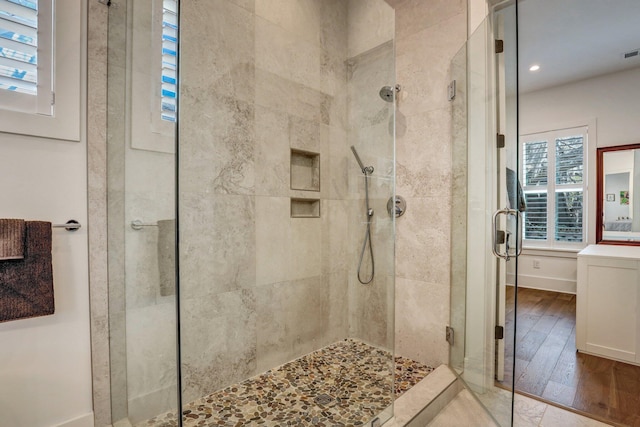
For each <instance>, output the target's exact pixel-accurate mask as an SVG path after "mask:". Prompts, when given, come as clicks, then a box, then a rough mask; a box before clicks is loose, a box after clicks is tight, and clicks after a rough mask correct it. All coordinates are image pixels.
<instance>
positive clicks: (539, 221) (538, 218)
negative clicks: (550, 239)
mask: <svg viewBox="0 0 640 427" xmlns="http://www.w3.org/2000/svg"><path fill="white" fill-rule="evenodd" d="M548 145H549V144H548V142H547V141H532V142H527V143H525V144H524V152H523V159H524V162H523V163H524V164H523V169H524V171H523V172H524V179H523V183H524V186H525V192H524V198H525V201H526V202H527V203H526V204H527V210H526V211H525V213H524V215H523V219H524V238H525V240H546V239H547V182H548V170H549V167H548V163H549V153H548Z"/></svg>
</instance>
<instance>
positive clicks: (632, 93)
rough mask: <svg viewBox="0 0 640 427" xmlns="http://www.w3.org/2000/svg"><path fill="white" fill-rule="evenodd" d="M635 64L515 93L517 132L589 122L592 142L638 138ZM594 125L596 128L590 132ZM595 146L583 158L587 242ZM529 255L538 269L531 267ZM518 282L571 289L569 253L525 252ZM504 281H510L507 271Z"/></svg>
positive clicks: (639, 87)
mask: <svg viewBox="0 0 640 427" xmlns="http://www.w3.org/2000/svg"><path fill="white" fill-rule="evenodd" d="M639 83H640V68H636V69H633V70H628V71H623V72H619V73H612V74H608V75H605V76H600V77H595V78H592V79H587V80H582V81H579V82H574V83H570V84H567V85H563V86H558V87H554V88H549V89H544V90H540V91H536V92H530V93H526V94H521V95H520V105H519V106H520V134H522V135H524V134H528V133H534V132H540V131H546V130H552V129H561V128H566V127H573V126H579V125H589V127H590V129H589V143H590V144H592V143H593V141H594V140H595V141H596V146H597V147H606V146H612V145H623V144H632V143H637V142H638V135H640V120H638V111H639V109H638V106H639V101H638V100H639V99H640V84H639ZM594 125H596V127H597V129H596V130H595V132H594V129H593V127H594ZM595 173H596V171H595V147H594V146H593V145H592V146H591V149H590V150H589V159H588V167H587V174H588V191H589V193H588V195H589V196H590V197H589V200H588V209H587V221H586V222H585V224H586V226H587V227H588V229H587V233H588V243H595V237H594V234H595ZM534 259H536V260H539V261H540V263H539V265H540V268H533V261H534ZM518 273H519V277H518V284H519V285H520V286H524V287H534V288H543V289H551V290H556V291H559V292H570V293H575V281H576V259H575V255H573V254H570V253H569V254H567V253H562V254H561V255H560V256H557V257H556V254H554V253H553V252H549V251H527V250H525V251H524V253H523V255H522V256H521V257H520V259H519V264H518ZM510 283H513V272H511V276H510Z"/></svg>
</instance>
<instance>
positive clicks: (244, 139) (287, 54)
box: [90, 0, 394, 426]
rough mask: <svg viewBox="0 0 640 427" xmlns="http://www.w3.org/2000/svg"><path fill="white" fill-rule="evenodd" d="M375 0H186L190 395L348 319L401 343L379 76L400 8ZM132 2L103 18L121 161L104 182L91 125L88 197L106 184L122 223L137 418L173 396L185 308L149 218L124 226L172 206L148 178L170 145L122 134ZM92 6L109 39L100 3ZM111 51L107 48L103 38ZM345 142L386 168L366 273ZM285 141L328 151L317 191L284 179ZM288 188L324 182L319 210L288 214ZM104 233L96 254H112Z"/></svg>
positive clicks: (377, 180) (354, 178)
mask: <svg viewBox="0 0 640 427" xmlns="http://www.w3.org/2000/svg"><path fill="white" fill-rule="evenodd" d="M367 4H368V5H370V6H371V5H374V6H375V7H373V8H368V7H363V4H361V2H359V1H350V2H343V1H340V0H332V1H316V0H308V1H304V2H292V1H289V0H286V1H285V0H282V1H280V2H278V3H277V4H274V3H273V2H272V1H270V2H267V1H260V0H258V1H255V2H254V1H251V0H245V1H242V0H239V1H233V0H220V1H216V2H210V1H206V2H205V1H201V2H198V1H192V2H184V3H183V4H182V10H181V12H182V14H183V17H182V22H183V23H187V24H186V25H183V31H182V33H181V36H182V37H183V39H182V46H183V51H182V59H183V63H182V70H181V71H182V76H181V77H182V87H181V120H182V121H181V129H180V130H181V153H180V154H181V157H182V158H181V162H182V163H181V179H180V186H181V198H180V203H181V239H182V241H181V287H182V288H181V297H182V312H181V316H182V317H181V321H182V332H183V336H182V339H183V348H182V356H183V366H182V374H183V383H184V384H185V387H184V388H185V395H184V399H185V401H188V400H191V399H194V398H196V397H200V396H202V395H203V394H206V393H208V392H211V391H213V390H215V389H217V388H220V387H222V386H224V385H226V384H229V383H231V382H234V381H238V380H241V379H244V378H246V377H248V376H250V375H253V374H255V373H257V372H261V371H264V370H266V369H269V368H272V367H274V366H276V365H278V364H281V363H284V362H286V361H288V360H290V359H292V358H295V357H298V356H300V355H302V354H305V353H307V352H309V351H312V350H314V349H317V348H319V347H321V346H324V345H326V344H329V343H331V342H334V341H336V340H339V339H342V338H345V337H347V336H352V337H356V338H360V339H363V340H365V341H368V342H371V343H374V344H377V345H380V346H387V347H388V346H391V344H392V340H393V280H394V276H393V269H394V265H393V240H392V239H393V236H392V228H391V224H392V222H391V219H390V218H389V217H388V216H387V214H386V208H385V205H386V201H387V199H388V197H389V195H390V194H391V188H392V187H391V185H392V180H391V177H392V176H393V171H394V164H393V151H392V145H391V144H392V130H393V123H392V121H391V120H390V119H391V118H392V115H391V112H392V110H391V109H390V106H389V105H388V104H385V103H384V102H383V101H382V100H380V98H379V97H378V94H377V92H378V90H379V89H380V87H381V86H383V85H386V84H391V83H393V73H394V69H393V63H394V61H393V44H392V43H391V42H390V40H391V39H392V38H393V20H394V17H393V10H392V9H391V8H390V7H388V6H387V5H386V4H384V3H383V2H382V1H380V2H379V4H376V3H374V2H367ZM92 7H94V8H96V9H99V8H100V7H102V6H101V5H95V4H92ZM126 10H127V8H119V9H118V10H116V9H113V10H112V11H111V13H112V15H113V16H112V18H113V20H112V22H110V23H109V24H110V25H111V24H113V28H112V29H111V30H112V33H111V34H110V35H109V36H110V38H111V39H110V43H109V49H110V50H114V49H115V50H117V49H122V51H114V52H112V55H110V58H109V67H110V75H109V79H110V80H109V89H110V91H111V92H110V94H111V95H112V96H110V104H109V107H110V109H112V110H113V111H112V113H113V114H114V115H113V116H112V120H111V124H110V126H113V128H110V132H109V135H110V136H112V137H113V140H111V141H110V150H109V156H110V163H111V164H112V166H114V170H112V171H110V180H111V181H109V183H108V185H107V181H106V180H105V179H104V176H105V174H106V163H105V159H106V156H107V153H106V150H105V149H104V147H105V146H106V141H105V139H106V136H105V135H104V131H105V128H101V127H99V126H96V127H95V128H94V130H95V131H96V132H98V133H100V132H102V135H97V136H101V137H102V139H98V138H96V139H95V147H93V149H92V150H91V153H90V156H95V158H96V160H95V162H94V163H93V164H94V166H92V167H91V168H90V169H92V171H93V172H94V173H95V174H96V178H95V185H96V189H95V191H94V192H93V196H92V197H93V200H96V201H99V200H104V199H105V196H106V193H107V186H108V191H109V203H110V207H109V209H110V215H113V218H110V222H111V223H112V224H113V225H114V227H110V230H111V231H110V232H111V233H112V235H110V236H109V243H110V251H109V263H110V266H109V267H110V277H109V279H110V282H111V283H110V287H111V295H110V303H111V308H112V310H111V319H110V320H111V340H112V342H111V344H112V345H111V347H112V352H111V377H112V378H111V380H112V384H111V387H113V388H114V389H113V392H114V394H113V396H114V398H115V400H114V402H113V411H114V420H117V419H120V418H123V417H126V416H129V417H130V418H131V417H132V419H134V420H136V419H141V418H143V417H144V416H147V415H155V414H153V413H152V412H153V411H157V412H160V411H161V410H166V409H168V408H169V407H171V406H173V405H172V404H173V401H172V400H171V391H170V389H171V387H172V384H174V383H175V376H174V375H172V373H171V370H172V366H171V363H170V360H171V357H173V355H174V354H175V351H174V350H175V349H174V347H173V344H174V342H173V338H172V331H173V326H172V323H171V322H172V321H173V319H174V318H175V317H174V316H173V313H172V312H171V308H172V307H173V302H172V300H170V299H167V297H164V298H163V297H160V296H159V295H158V294H157V286H156V284H157V279H158V278H157V274H156V273H157V265H156V263H155V262H154V259H155V258H154V256H153V255H155V254H156V251H157V244H156V241H155V237H154V236H155V233H156V232H155V230H143V231H142V232H135V231H133V230H131V229H130V227H129V223H130V221H131V220H132V219H142V220H143V221H145V222H147V221H148V222H153V221H154V220H157V219H161V218H164V217H169V215H170V212H169V211H167V210H166V209H167V208H168V207H170V206H171V203H170V201H169V199H170V191H169V190H168V189H169V188H171V187H170V185H169V184H168V183H167V182H164V181H162V179H160V180H158V179H153V178H151V177H152V176H153V177H162V176H165V177H170V174H168V173H166V171H167V170H169V169H170V168H171V163H170V156H167V155H162V154H159V153H153V152H134V151H133V150H131V149H130V148H129V146H128V145H126V144H123V143H122V142H123V141H124V140H125V139H126V132H128V131H127V129H126V126H125V124H126V120H124V119H123V120H122V121H121V122H120V123H118V121H117V120H115V119H117V117H119V116H118V114H119V113H118V112H120V113H121V112H122V111H125V110H126V109H125V107H124V104H121V102H124V100H125V97H124V95H123V93H118V92H124V90H125V88H126V73H125V70H126V60H125V58H126V56H125V55H124V52H125V50H124V49H125V48H124V46H125V44H124V43H125V40H126V39H125V35H126V29H125V28H124V26H123V25H124V23H125V22H126V20H125V19H124V14H125V13H126ZM99 13H101V14H102V15H101V19H103V25H105V28H104V31H103V32H102V33H103V36H104V37H105V40H106V36H107V35H106V18H107V9H106V8H104V9H99ZM118 14H120V15H118ZM349 21H351V23H353V25H351V23H350V22H349ZM119 25H120V26H121V27H122V28H116V27H118V26H119ZM348 31H350V33H349V34H348ZM371 32H373V33H372V34H369V33H371ZM349 46H351V48H349ZM190 49H191V50H190ZM103 55H104V58H102V59H101V61H104V62H106V44H105V46H104V52H103ZM347 59H349V61H347ZM105 65H106V64H105ZM96 70H98V68H96ZM102 70H104V67H103V68H102ZM103 78H106V76H103ZM98 83H99V82H98ZM96 86H97V89H96V94H99V93H101V92H100V86H99V85H96ZM90 90H91V89H90ZM102 90H103V91H104V90H106V89H105V88H103V89H102ZM105 96H106V93H103V98H102V99H105V98H104V97H105ZM96 102H98V101H96ZM98 112H99V110H96V114H97V113H98ZM350 124H351V125H350ZM100 129H102V130H100ZM351 144H354V145H356V146H357V147H358V149H359V150H360V154H361V156H362V157H363V160H365V163H367V164H372V165H374V166H375V168H376V173H375V177H374V178H373V179H372V182H371V197H372V207H373V208H374V209H375V211H376V216H375V219H374V224H373V230H372V231H373V235H374V237H373V238H374V244H375V246H374V250H375V253H376V275H377V278H376V280H375V281H374V284H373V286H363V285H360V284H359V283H357V280H356V278H355V277H356V276H355V274H356V268H357V260H358V255H359V250H360V247H361V244H362V239H363V237H364V186H363V185H364V180H363V179H362V174H361V172H360V171H359V169H358V167H357V165H356V163H355V160H354V159H353V157H352V154H351V151H350V149H349V146H350V145H351ZM291 148H297V149H302V150H307V151H314V152H318V153H320V155H321V162H320V166H321V171H320V172H321V188H320V191H319V192H318V193H312V192H304V191H293V190H291V189H290V187H289V151H290V149H291ZM101 156H102V157H101ZM90 164H92V163H91V161H90ZM118 168H119V169H118ZM163 170H164V171H165V172H162V171H163ZM100 178H101V179H103V181H101V180H100ZM163 188H164V189H165V191H162V189H163ZM292 196H294V197H318V198H320V199H321V200H322V205H321V206H322V211H321V217H320V218H317V219H309V218H303V219H299V218H290V215H289V198H290V197H292ZM102 209H104V206H102ZM103 212H104V210H102V211H100V209H97V208H96V209H95V212H94V213H93V217H94V223H95V227H94V228H95V230H96V233H97V232H99V231H100V230H101V229H102V230H103V233H106V229H105V228H104V227H106V224H105V223H104V220H105V217H104V213H103ZM101 215H102V216H101ZM116 224H118V225H117V226H115V225H116ZM100 227H102V228H100ZM102 242H104V236H103V240H102ZM99 243H100V242H96V243H95V245H94V248H95V252H94V255H93V256H94V260H95V263H94V264H95V266H96V267H99V265H100V264H99V262H103V260H104V257H105V256H106V248H105V247H102V246H100V244H99ZM101 257H103V258H101ZM101 260H102V261H101ZM103 267H104V270H105V271H100V270H98V269H95V270H94V271H92V289H93V288H95V289H96V292H95V293H92V301H94V300H95V303H97V304H103V305H104V306H105V308H106V302H107V301H106V280H107V277H106V265H103ZM112 270H113V271H112ZM101 281H103V282H104V285H105V287H104V289H102V288H100V283H101ZM101 290H102V291H104V292H103V293H102V294H101V293H100V291H101ZM101 295H102V297H101ZM96 313H99V311H96ZM94 320H95V321H96V322H99V321H100V318H99V317H94ZM167 322H169V323H167ZM105 323H106V322H105ZM101 327H102V330H103V331H104V334H103V335H104V336H102V335H101V334H100V331H98V329H96V331H98V333H97V334H96V335H95V337H94V338H96V345H103V346H104V345H106V344H107V339H108V336H107V335H106V334H107V325H106V324H102V325H101ZM154 331H155V332H154ZM105 354H106V353H105ZM95 363H96V366H97V367H100V366H103V365H104V367H105V368H107V367H108V360H107V361H106V363H105V362H101V359H100V358H95ZM100 363H102V364H101V365H100ZM95 373H96V378H95V384H96V385H97V387H96V389H95V399H96V408H102V409H101V412H100V414H99V416H98V415H97V422H96V425H99V426H101V425H106V424H108V422H109V421H110V409H111V408H110V405H109V403H110V402H109V393H108V392H109V379H108V375H109V374H108V371H104V375H103V377H100V371H99V370H96V371H95Z"/></svg>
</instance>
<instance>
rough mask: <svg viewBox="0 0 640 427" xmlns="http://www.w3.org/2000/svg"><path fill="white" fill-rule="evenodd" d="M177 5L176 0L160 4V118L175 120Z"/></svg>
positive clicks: (164, 0)
mask: <svg viewBox="0 0 640 427" xmlns="http://www.w3.org/2000/svg"><path fill="white" fill-rule="evenodd" d="M177 59H178V5H177V0H163V4H162V88H161V92H162V101H161V110H162V113H161V119H162V120H166V121H169V122H175V121H176V113H177V111H176V93H177V84H176V83H177V81H176V77H177V73H176V70H177V68H178V63H177Z"/></svg>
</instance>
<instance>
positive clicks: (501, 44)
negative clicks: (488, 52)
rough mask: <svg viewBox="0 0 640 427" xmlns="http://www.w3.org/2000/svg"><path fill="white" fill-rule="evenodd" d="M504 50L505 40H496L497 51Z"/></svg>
mask: <svg viewBox="0 0 640 427" xmlns="http://www.w3.org/2000/svg"><path fill="white" fill-rule="evenodd" d="M502 52H504V41H503V40H496V53H502Z"/></svg>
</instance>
